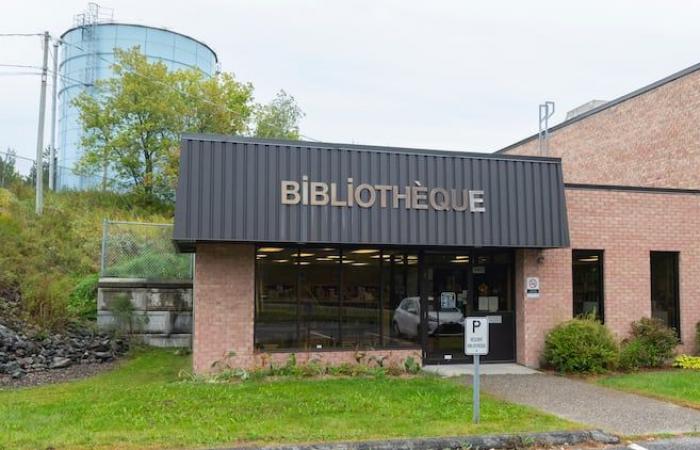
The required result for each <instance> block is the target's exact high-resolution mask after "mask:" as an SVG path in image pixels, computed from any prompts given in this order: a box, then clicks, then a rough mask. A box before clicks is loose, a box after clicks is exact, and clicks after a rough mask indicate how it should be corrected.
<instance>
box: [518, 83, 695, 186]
mask: <svg viewBox="0 0 700 450" xmlns="http://www.w3.org/2000/svg"><path fill="white" fill-rule="evenodd" d="M698 123H700V71H697V72H693V73H690V74H688V75H686V76H683V77H681V78H678V79H676V80H674V81H671V82H669V83H666V84H664V85H662V86H659V87H657V88H656V89H653V90H650V91H648V92H645V93H643V94H641V95H639V96H637V97H633V98H631V99H629V100H626V101H624V102H621V103H619V104H617V105H614V106H612V107H610V108H607V109H604V110H602V111H600V112H598V113H596V114H593V115H591V116H588V117H586V118H583V119H581V120H578V121H576V122H572V123H571V124H570V125H566V126H563V127H562V128H559V129H554V130H552V132H551V134H550V141H549V149H550V151H549V154H550V156H557V157H561V158H562V166H563V169H564V181H566V182H567V183H588V184H611V185H627V186H655V187H673V188H689V189H700V170H698V168H699V167H700V127H699V126H698ZM505 153H507V154H511V155H516V154H517V155H535V156H537V155H539V152H538V142H537V138H536V137H535V138H534V139H530V140H528V141H526V142H524V143H522V144H519V145H515V146H513V147H510V148H508V149H507V150H506V151H505Z"/></svg>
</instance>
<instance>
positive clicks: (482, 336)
mask: <svg viewBox="0 0 700 450" xmlns="http://www.w3.org/2000/svg"><path fill="white" fill-rule="evenodd" d="M488 353H489V320H488V318H487V317H467V319H466V320H465V321H464V354H465V355H488Z"/></svg>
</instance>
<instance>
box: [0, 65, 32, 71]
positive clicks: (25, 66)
mask: <svg viewBox="0 0 700 450" xmlns="http://www.w3.org/2000/svg"><path fill="white" fill-rule="evenodd" d="M0 67H13V68H16V69H39V70H41V67H40V66H27V65H25V64H0Z"/></svg>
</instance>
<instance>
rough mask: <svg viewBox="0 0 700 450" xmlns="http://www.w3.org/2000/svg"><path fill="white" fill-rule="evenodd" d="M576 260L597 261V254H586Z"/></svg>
mask: <svg viewBox="0 0 700 450" xmlns="http://www.w3.org/2000/svg"><path fill="white" fill-rule="evenodd" d="M578 260H579V261H581V262H594V261H598V257H597V256H587V257H585V258H579V259H578Z"/></svg>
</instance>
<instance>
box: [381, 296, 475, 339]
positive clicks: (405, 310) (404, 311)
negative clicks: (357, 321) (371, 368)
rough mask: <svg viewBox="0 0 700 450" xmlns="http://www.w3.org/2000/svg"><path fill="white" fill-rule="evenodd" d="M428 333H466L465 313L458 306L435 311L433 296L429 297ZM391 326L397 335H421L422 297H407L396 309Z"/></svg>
mask: <svg viewBox="0 0 700 450" xmlns="http://www.w3.org/2000/svg"><path fill="white" fill-rule="evenodd" d="M428 305H429V307H428V334H429V335H431V336H433V335H439V336H449V335H459V334H462V333H464V314H462V312H461V311H460V310H459V309H457V308H446V309H441V310H440V311H435V308H434V306H433V297H428ZM391 327H392V330H393V332H394V335H395V336H408V337H417V336H419V335H420V297H406V298H404V299H403V300H401V303H399V306H398V307H397V308H396V310H395V311H394V318H393V319H392V322H391Z"/></svg>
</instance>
